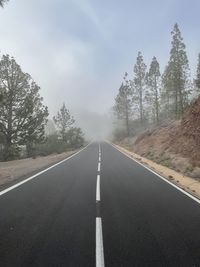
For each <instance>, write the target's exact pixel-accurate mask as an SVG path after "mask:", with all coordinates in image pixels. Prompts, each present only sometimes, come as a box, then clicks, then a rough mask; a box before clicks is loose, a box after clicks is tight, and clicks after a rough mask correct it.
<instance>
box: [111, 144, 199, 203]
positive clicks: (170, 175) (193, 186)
mask: <svg viewBox="0 0 200 267" xmlns="http://www.w3.org/2000/svg"><path fill="white" fill-rule="evenodd" d="M114 146H115V147H116V148H118V149H119V150H120V151H122V152H123V153H125V154H126V155H128V156H129V157H131V158H133V159H134V160H136V161H138V162H140V163H142V164H143V165H144V166H146V167H148V168H150V169H152V170H153V171H155V172H156V173H158V174H160V175H161V176H163V177H164V178H166V179H167V180H169V181H170V182H172V183H174V184H175V185H177V186H179V187H180V188H181V189H183V190H185V191H187V192H188V193H190V194H191V195H193V196H195V197H197V198H198V199H200V182H199V180H197V179H194V178H191V177H188V176H185V175H183V174H181V173H178V172H176V171H174V170H172V169H170V168H168V167H165V166H163V165H160V164H157V163H155V162H153V161H151V160H149V159H147V158H145V157H142V156H140V155H138V154H136V153H134V152H132V151H130V150H128V149H126V148H124V147H122V146H121V145H120V146H119V145H116V144H115V145H114Z"/></svg>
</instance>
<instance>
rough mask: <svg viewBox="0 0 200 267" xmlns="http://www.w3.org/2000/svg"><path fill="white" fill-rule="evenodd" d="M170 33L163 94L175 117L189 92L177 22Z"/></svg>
mask: <svg viewBox="0 0 200 267" xmlns="http://www.w3.org/2000/svg"><path fill="white" fill-rule="evenodd" d="M171 34H172V42H171V44H172V48H171V51H170V59H169V62H168V65H167V67H166V69H165V74H164V76H163V84H164V88H165V90H166V91H167V92H165V93H164V95H167V96H168V98H169V99H168V102H169V105H171V106H172V109H173V113H174V115H175V117H176V118H180V116H181V115H182V114H183V111H184V109H185V107H186V106H187V104H188V95H189V94H190V91H189V90H188V88H187V83H188V77H189V63H188V58H187V54H186V49H185V48H186V47H185V44H184V43H183V38H182V36H181V32H180V30H179V28H178V24H177V23H176V24H175V25H174V29H173V31H172V32H171Z"/></svg>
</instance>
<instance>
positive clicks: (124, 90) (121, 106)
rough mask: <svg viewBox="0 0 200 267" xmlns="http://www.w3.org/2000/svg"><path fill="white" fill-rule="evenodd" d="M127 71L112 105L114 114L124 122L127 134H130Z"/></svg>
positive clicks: (129, 89)
mask: <svg viewBox="0 0 200 267" xmlns="http://www.w3.org/2000/svg"><path fill="white" fill-rule="evenodd" d="M127 75H128V74H127V73H125V76H124V80H125V83H122V84H121V86H120V88H119V92H118V95H117V96H116V98H115V105H114V107H113V109H114V112H115V114H116V115H117V118H118V119H119V120H122V121H124V122H125V127H126V133H127V136H129V135H130V118H131V114H132V92H131V88H130V86H129V84H128V81H127V80H126V78H127Z"/></svg>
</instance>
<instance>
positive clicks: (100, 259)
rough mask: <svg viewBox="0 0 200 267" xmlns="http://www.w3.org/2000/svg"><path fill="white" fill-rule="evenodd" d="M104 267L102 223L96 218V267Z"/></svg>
mask: <svg viewBox="0 0 200 267" xmlns="http://www.w3.org/2000/svg"><path fill="white" fill-rule="evenodd" d="M104 266H105V265H104V251H103V233H102V221H101V218H96V267H104Z"/></svg>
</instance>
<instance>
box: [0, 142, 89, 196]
mask: <svg viewBox="0 0 200 267" xmlns="http://www.w3.org/2000/svg"><path fill="white" fill-rule="evenodd" d="M90 144H91V143H89V144H88V145H87V146H86V147H84V148H82V149H81V150H79V151H78V152H76V153H74V154H73V155H71V156H69V157H68V158H66V159H63V160H61V161H59V162H57V163H56V164H54V165H52V166H50V167H48V168H47V169H45V170H43V171H40V172H38V173H36V174H34V175H33V176H31V177H29V178H27V179H25V180H23V181H21V182H19V183H17V184H14V185H12V186H10V187H8V188H6V189H4V190H2V191H0V196H2V195H4V194H6V193H8V192H9V191H11V190H13V189H15V188H16V187H19V186H20V185H22V184H24V183H27V182H28V181H30V180H32V179H34V178H35V177H37V176H39V175H41V174H43V173H45V172H47V171H49V170H51V169H53V168H54V167H56V166H58V165H60V164H61V163H63V162H65V161H67V160H69V159H71V158H73V157H74V156H76V155H77V154H79V153H80V152H81V151H83V150H84V149H86V148H87V147H88V146H89V145H90Z"/></svg>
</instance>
